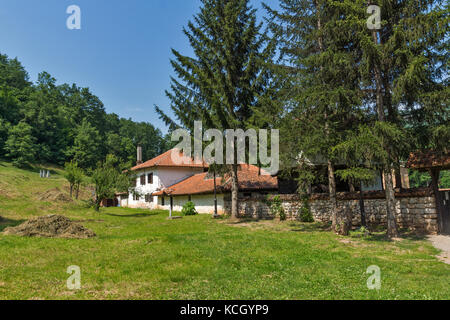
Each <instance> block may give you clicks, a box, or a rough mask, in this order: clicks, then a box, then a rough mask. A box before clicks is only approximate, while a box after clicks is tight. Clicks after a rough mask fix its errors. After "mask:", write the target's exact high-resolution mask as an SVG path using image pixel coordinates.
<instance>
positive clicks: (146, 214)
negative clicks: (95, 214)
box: [102, 211, 158, 218]
mask: <svg viewBox="0 0 450 320" xmlns="http://www.w3.org/2000/svg"><path fill="white" fill-rule="evenodd" d="M102 214H105V215H107V216H110V217H119V218H145V217H151V216H156V215H158V212H148V211H146V212H136V213H128V214H127V213H124V214H117V213H111V212H102Z"/></svg>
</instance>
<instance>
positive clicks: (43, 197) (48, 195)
mask: <svg viewBox="0 0 450 320" xmlns="http://www.w3.org/2000/svg"><path fill="white" fill-rule="evenodd" d="M37 198H38V200H40V201H60V202H69V201H72V199H71V198H70V196H69V195H68V194H66V193H64V192H63V191H61V190H60V189H59V188H54V189H50V190H47V191H45V192H43V193H39V194H37Z"/></svg>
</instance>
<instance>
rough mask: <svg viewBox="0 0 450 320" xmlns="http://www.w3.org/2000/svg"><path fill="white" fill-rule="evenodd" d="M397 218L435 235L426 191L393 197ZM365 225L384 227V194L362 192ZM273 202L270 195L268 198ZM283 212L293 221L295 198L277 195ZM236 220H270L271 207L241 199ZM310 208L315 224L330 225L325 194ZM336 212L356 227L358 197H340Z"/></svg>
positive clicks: (434, 216)
mask: <svg viewBox="0 0 450 320" xmlns="http://www.w3.org/2000/svg"><path fill="white" fill-rule="evenodd" d="M395 196H396V204H395V208H396V217H397V223H398V226H399V227H400V228H409V229H412V230H416V231H421V232H426V233H432V234H433V233H437V231H438V214H437V211H436V203H435V200H434V196H433V194H432V192H431V191H430V190H428V189H411V190H407V191H404V192H401V193H400V192H398V193H396V195H395ZM363 197H364V208H365V212H366V221H367V223H368V224H369V225H371V226H377V225H384V226H385V225H386V224H387V221H386V204H385V200H384V192H380V191H375V192H374V191H372V192H364V193H363ZM270 198H273V195H272V196H270V197H269V199H270ZM280 198H281V201H282V205H283V208H284V210H285V212H286V214H287V216H288V217H289V218H290V219H296V218H297V214H298V212H299V209H300V208H301V207H302V205H303V204H302V202H301V201H300V199H299V197H298V195H280ZM239 200H240V201H239V216H241V217H248V218H258V219H271V218H273V216H272V215H271V212H270V204H269V203H268V202H267V201H266V197H265V196H252V197H240V199H239ZM224 205H225V206H224V208H225V213H229V212H230V211H231V200H230V199H229V198H225V203H224ZM309 205H310V208H311V212H312V214H313V216H314V220H315V221H322V222H329V221H331V214H330V207H331V205H330V202H329V199H328V196H327V195H326V194H314V195H313V196H312V197H311V198H310V200H309ZM338 210H350V211H351V213H352V217H353V224H354V225H355V226H357V225H359V224H360V221H361V214H360V206H359V193H339V194H338Z"/></svg>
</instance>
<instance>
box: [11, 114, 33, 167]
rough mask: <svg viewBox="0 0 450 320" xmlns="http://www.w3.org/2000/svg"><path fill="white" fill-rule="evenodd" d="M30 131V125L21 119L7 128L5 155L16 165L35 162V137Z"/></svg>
mask: <svg viewBox="0 0 450 320" xmlns="http://www.w3.org/2000/svg"><path fill="white" fill-rule="evenodd" d="M31 133H32V128H31V126H29V125H28V124H27V123H25V122H23V121H21V122H19V124H18V125H16V126H14V127H11V128H10V129H9V132H8V139H7V140H6V143H5V149H6V151H7V154H6V156H7V157H8V158H10V159H12V161H13V164H14V165H15V166H17V167H27V166H30V165H31V164H32V163H34V162H35V155H36V146H35V142H36V139H35V138H34V137H33V136H32V134H31Z"/></svg>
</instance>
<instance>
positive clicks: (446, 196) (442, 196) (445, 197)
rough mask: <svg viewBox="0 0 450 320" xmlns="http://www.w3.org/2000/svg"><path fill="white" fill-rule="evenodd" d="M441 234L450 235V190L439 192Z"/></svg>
mask: <svg viewBox="0 0 450 320" xmlns="http://www.w3.org/2000/svg"><path fill="white" fill-rule="evenodd" d="M439 202H440V206H439V207H440V208H439V211H440V212H439V214H440V217H441V221H442V223H441V226H442V227H441V233H445V234H450V190H444V191H439Z"/></svg>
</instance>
